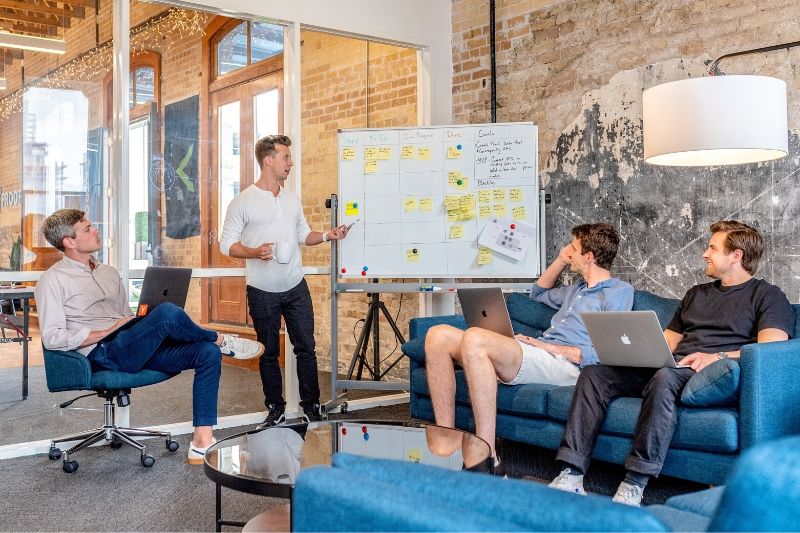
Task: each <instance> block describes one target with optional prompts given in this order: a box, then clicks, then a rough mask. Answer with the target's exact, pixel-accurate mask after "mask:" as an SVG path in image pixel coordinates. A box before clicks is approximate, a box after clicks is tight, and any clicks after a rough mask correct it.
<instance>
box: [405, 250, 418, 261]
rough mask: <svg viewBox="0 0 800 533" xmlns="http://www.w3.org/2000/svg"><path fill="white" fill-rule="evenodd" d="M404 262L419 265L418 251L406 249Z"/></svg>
mask: <svg viewBox="0 0 800 533" xmlns="http://www.w3.org/2000/svg"><path fill="white" fill-rule="evenodd" d="M406 261H407V262H409V263H419V249H417V248H407V249H406Z"/></svg>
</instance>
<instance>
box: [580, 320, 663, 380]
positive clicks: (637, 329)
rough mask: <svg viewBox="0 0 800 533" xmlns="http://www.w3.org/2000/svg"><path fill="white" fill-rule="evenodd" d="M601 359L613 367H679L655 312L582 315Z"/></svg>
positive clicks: (603, 362) (602, 362)
mask: <svg viewBox="0 0 800 533" xmlns="http://www.w3.org/2000/svg"><path fill="white" fill-rule="evenodd" d="M581 318H583V323H584V325H585V326H586V330H587V331H588V332H589V338H590V339H591V340H592V344H593V345H594V349H595V351H596V352H597V358H598V359H599V360H600V363H601V364H604V365H609V366H634V367H642V368H664V367H672V368H674V367H676V366H677V365H676V364H675V358H674V357H673V355H672V352H671V351H670V349H669V345H667V340H666V339H665V338H664V332H663V331H662V329H661V324H659V322H658V316H656V313H655V311H604V312H600V313H581Z"/></svg>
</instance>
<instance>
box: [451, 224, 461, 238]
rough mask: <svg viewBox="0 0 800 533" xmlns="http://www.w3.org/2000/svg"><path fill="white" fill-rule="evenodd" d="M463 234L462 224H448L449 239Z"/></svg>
mask: <svg viewBox="0 0 800 533" xmlns="http://www.w3.org/2000/svg"><path fill="white" fill-rule="evenodd" d="M463 236H464V226H462V225H461V224H453V225H452V226H450V238H451V239H460V238H461V237H463Z"/></svg>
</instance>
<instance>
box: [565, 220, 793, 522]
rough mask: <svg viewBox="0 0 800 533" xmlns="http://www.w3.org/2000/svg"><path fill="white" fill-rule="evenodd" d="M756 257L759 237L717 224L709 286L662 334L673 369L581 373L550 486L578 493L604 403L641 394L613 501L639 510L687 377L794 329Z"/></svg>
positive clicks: (708, 257)
mask: <svg viewBox="0 0 800 533" xmlns="http://www.w3.org/2000/svg"><path fill="white" fill-rule="evenodd" d="M763 251H764V239H763V237H762V236H761V234H760V233H759V232H758V230H756V229H754V228H752V227H750V226H748V225H747V224H743V223H741V222H737V221H735V220H721V221H719V222H716V223H714V224H712V225H711V240H710V241H709V243H708V248H706V251H705V252H704V253H703V259H704V260H705V262H706V276H708V277H710V278H713V279H715V280H716V281H713V282H711V283H705V284H702V285H695V286H694V287H692V288H691V289H689V291H688V292H687V293H686V295H685V296H684V297H683V300H681V304H680V307H679V308H678V311H677V312H676V313H675V316H674V317H673V319H672V321H671V322H670V323H669V325H668V326H667V329H665V330H664V337H666V339H667V344H669V347H670V350H672V352H673V353H674V354H675V358H676V359H677V360H678V362H679V363H678V364H679V368H661V369H652V368H632V367H614V366H603V365H598V366H594V367H592V368H587V369H586V370H585V371H584V372H582V373H581V376H580V378H578V383H577V385H576V387H575V393H574V395H573V397H572V403H571V404H570V407H569V417H568V419H567V425H566V428H565V430H564V437H563V440H562V441H561V447H560V448H559V449H558V454H557V455H556V459H557V460H559V461H561V462H562V463H563V464H564V465H565V468H564V469H563V470H562V471H561V474H559V476H558V477H557V478H556V479H555V480H554V481H553V482H552V483H551V484H550V486H551V487H554V488H557V489H560V490H565V491H568V492H574V493H577V494H585V491H584V489H583V474H584V472H586V469H587V468H588V467H589V461H590V460H591V456H592V448H593V447H594V443H595V440H596V439H597V434H598V432H599V431H600V428H601V426H602V425H603V420H604V419H605V416H606V409H607V407H608V404H609V402H610V401H611V400H612V399H614V398H617V397H619V396H641V397H642V398H644V400H643V401H642V407H641V411H640V412H639V419H638V421H637V422H636V430H635V432H634V435H633V447H632V448H631V452H630V454H629V455H628V458H627V459H626V460H625V469H626V471H627V474H626V476H625V480H624V481H623V482H622V483H621V484H620V485H619V488H618V489H617V492H616V494H615V495H614V501H615V502H619V503H624V504H628V505H633V506H637V507H638V506H639V504H640V503H641V500H642V494H643V492H644V488H645V486H647V482H648V481H649V480H650V478H651V477H657V476H658V474H659V473H660V472H661V468H662V467H663V466H664V460H665V459H666V456H667V450H668V449H669V444H670V442H671V441H672V435H673V433H674V432H675V426H676V425H677V423H678V405H677V403H678V400H679V398H680V395H681V392H682V391H683V388H684V386H685V385H686V382H687V381H689V378H691V377H692V376H693V375H694V374H695V373H696V372H700V371H701V370H703V369H704V368H705V367H707V366H708V365H710V364H711V363H713V362H715V361H718V360H720V359H726V358H728V357H730V358H738V357H739V348H740V347H741V346H742V345H744V344H748V343H750V342H753V340H757V342H775V341H784V340H786V339H788V338H789V336H790V335H791V334H792V333H793V331H794V321H795V317H794V311H793V310H792V307H791V305H789V301H788V300H787V299H786V296H785V295H784V294H783V292H781V290H780V289H779V288H778V287H776V286H774V285H770V284H769V283H767V282H766V281H764V280H763V279H757V278H754V277H753V276H754V275H755V273H756V270H757V269H758V262H759V260H760V259H761V255H762V253H763Z"/></svg>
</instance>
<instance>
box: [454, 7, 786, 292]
mask: <svg viewBox="0 0 800 533" xmlns="http://www.w3.org/2000/svg"><path fill="white" fill-rule="evenodd" d="M466 4H470V5H471V7H473V11H471V13H472V17H471V18H469V19H465V18H464V17H463V16H461V14H460V11H459V9H460V8H465V7H466ZM476 6H484V9H483V12H486V9H485V5H484V3H483V2H480V1H478V0H475V1H474V2H468V1H459V2H454V3H453V27H454V33H453V48H454V63H455V64H456V67H455V68H456V73H457V75H456V77H455V78H454V88H453V94H454V116H455V117H456V120H457V121H458V122H467V123H469V122H471V123H475V122H484V121H488V116H489V115H488V109H489V94H488V82H487V83H486V87H485V88H484V87H483V86H482V84H480V83H478V84H477V85H476V84H475V82H476V81H479V80H474V79H473V76H472V75H470V72H473V73H474V72H481V69H482V68H484V67H485V65H488V54H487V56H486V58H485V65H484V58H483V57H482V56H478V57H469V58H468V59H466V60H462V59H461V57H462V56H461V53H462V52H460V50H462V49H463V48H464V45H465V43H467V42H470V41H471V42H472V45H475V44H480V43H476V39H478V40H480V38H482V37H483V36H484V32H482V31H477V30H479V29H481V28H484V27H487V26H488V14H486V16H485V19H481V16H480V15H481V13H483V12H482V11H481V10H480V9H478V10H477V12H476V10H475V7H476ZM498 6H499V7H498V13H497V18H498V22H499V24H498V33H497V40H498V72H499V76H498V89H497V91H498V103H499V107H498V121H499V122H506V121H508V122H510V121H524V120H532V121H534V122H536V123H537V124H538V125H539V131H540V138H539V143H540V144H539V149H540V153H539V159H540V161H542V164H541V169H540V179H541V183H542V186H543V187H544V188H545V190H546V192H549V193H551V196H552V199H553V202H552V204H550V205H549V206H548V212H547V228H546V229H547V240H548V243H547V247H546V252H547V258H548V261H549V260H551V259H552V258H553V257H554V256H555V254H556V253H557V251H558V249H559V248H560V247H561V246H562V245H563V244H564V243H565V242H567V241H568V240H569V230H570V228H571V227H572V226H573V225H575V224H578V223H583V222H589V221H598V220H603V221H608V222H611V223H613V224H614V225H615V226H616V227H618V228H619V230H620V233H621V235H622V243H621V247H620V252H619V255H618V258H617V260H616V262H615V265H614V268H613V270H614V273H615V274H616V275H618V276H620V277H621V278H623V279H626V280H628V281H630V282H632V283H633V284H634V285H635V286H636V287H637V288H642V289H646V290H650V291H652V292H655V293H657V294H661V295H664V296H671V297H681V296H682V295H683V293H684V292H685V291H686V289H688V288H689V287H691V286H692V285H694V284H696V283H700V282H703V281H705V280H706V279H707V278H706V277H705V275H704V263H703V261H702V259H701V254H702V252H703V250H704V248H705V245H706V243H707V240H708V237H709V234H708V227H709V225H710V224H711V223H712V222H714V221H716V220H719V219H723V218H735V219H739V220H742V221H744V222H747V223H750V224H753V225H754V226H756V227H758V228H759V229H760V230H761V231H762V232H763V233H764V235H765V237H766V241H767V252H766V254H765V259H764V260H763V261H762V263H761V267H760V269H759V272H758V275H759V276H760V277H764V278H766V279H768V280H769V281H771V282H773V283H776V284H778V285H779V286H781V287H782V288H783V290H784V292H786V294H787V296H788V297H789V299H790V300H791V301H792V302H798V301H800V263H797V261H795V259H796V257H798V256H800V245H799V244H797V243H798V242H800V239H798V237H800V232H799V231H798V230H797V229H796V227H797V224H796V222H795V221H796V220H797V218H798V215H799V214H800V193H799V192H798V191H800V132H798V127H800V72H797V70H798V65H800V48H796V49H792V50H789V51H780V52H771V53H769V54H761V55H756V56H748V57H745V58H735V59H730V60H726V61H724V62H723V63H722V65H721V66H722V68H723V70H726V71H727V72H729V73H735V74H764V75H772V76H776V77H779V78H782V79H784V80H786V82H787V84H788V86H789V95H788V97H789V128H790V130H789V132H788V134H789V145H790V154H789V156H788V157H786V158H784V159H781V160H779V161H776V162H774V163H767V164H753V165H737V166H730V167H716V168H674V167H657V166H651V165H647V164H645V163H644V161H643V159H642V154H643V147H642V91H643V90H644V89H647V88H649V87H652V86H654V85H658V84H660V83H664V82H667V81H672V80H677V79H684V78H687V77H695V76H702V75H705V73H706V72H707V70H708V67H707V64H708V63H709V62H710V61H711V60H712V59H713V58H715V57H718V56H720V55H722V54H725V53H728V52H732V51H738V50H745V49H750V48H756V47H761V46H768V45H772V44H778V43H783V42H789V41H795V40H798V39H799V38H800V29H798V28H800V25H798V22H800V4H798V3H797V2H788V1H782V0H771V1H766V2H760V3H758V5H756V4H754V3H750V2H744V1H739V0H728V1H722V0H720V1H711V0H709V1H703V2H700V1H688V0H684V1H676V0H660V1H656V0H653V1H636V2H635V1H632V0H628V1H623V0H614V1H610V0H607V1H601V2H589V1H561V2H555V3H552V4H550V5H547V6H545V7H542V8H536V6H534V5H532V3H531V2H524V1H513V0H507V1H502V0H501V1H498ZM476 13H477V14H476ZM486 13H488V12H486ZM469 21H471V24H468V22H469ZM486 34H488V32H487V33H486ZM470 61H471V62H470ZM475 62H477V63H478V64H477V65H475ZM465 67H469V68H465ZM470 69H472V70H470Z"/></svg>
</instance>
